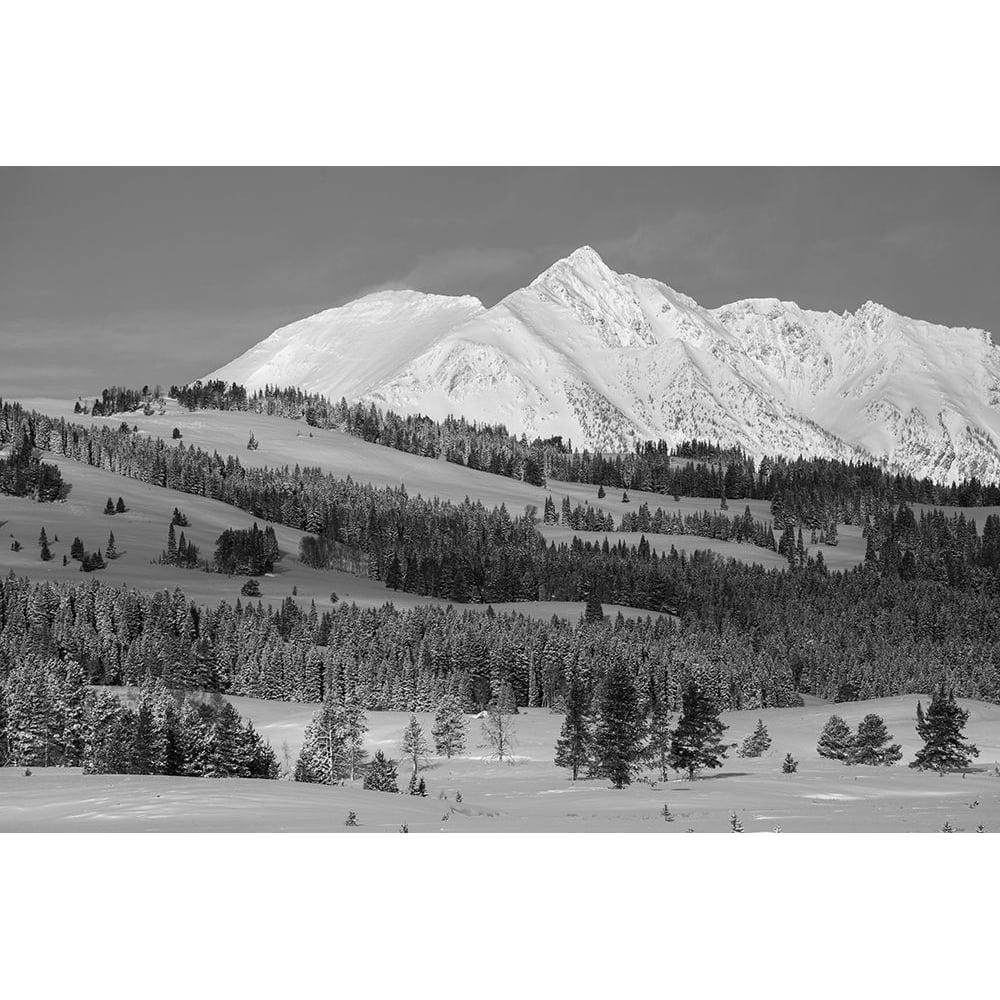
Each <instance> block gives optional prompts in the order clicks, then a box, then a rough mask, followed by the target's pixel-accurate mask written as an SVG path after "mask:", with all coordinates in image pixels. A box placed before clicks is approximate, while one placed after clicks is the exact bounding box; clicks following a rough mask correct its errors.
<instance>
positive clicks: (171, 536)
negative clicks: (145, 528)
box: [167, 521, 177, 565]
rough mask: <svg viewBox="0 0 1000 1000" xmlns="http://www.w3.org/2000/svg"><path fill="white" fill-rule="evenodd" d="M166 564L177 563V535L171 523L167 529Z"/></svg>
mask: <svg viewBox="0 0 1000 1000" xmlns="http://www.w3.org/2000/svg"><path fill="white" fill-rule="evenodd" d="M167 562H168V563H170V564H171V565H174V564H175V563H176V562H177V535H176V533H175V532H174V525H173V522H172V521H171V523H170V527H169V528H168V529H167Z"/></svg>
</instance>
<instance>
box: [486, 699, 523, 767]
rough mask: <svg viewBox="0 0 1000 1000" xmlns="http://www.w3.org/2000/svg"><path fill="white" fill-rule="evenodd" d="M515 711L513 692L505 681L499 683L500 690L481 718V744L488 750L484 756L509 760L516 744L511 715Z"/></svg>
mask: <svg viewBox="0 0 1000 1000" xmlns="http://www.w3.org/2000/svg"><path fill="white" fill-rule="evenodd" d="M514 712H515V704H514V693H513V692H512V691H511V689H510V685H509V684H507V683H506V682H505V683H503V684H501V685H500V690H499V691H498V692H497V693H496V694H495V695H494V697H493V701H491V702H490V704H489V706H488V708H487V709H486V718H485V719H484V720H483V739H484V740H485V741H486V742H485V743H484V744H483V745H484V746H485V747H486V748H487V749H488V750H489V753H487V754H486V756H487V757H488V758H489V757H495V758H496V759H497V760H499V761H504V760H510V759H511V757H513V749H514V747H515V746H516V744H517V740H516V738H515V735H514V733H515V730H514V722H513V715H514Z"/></svg>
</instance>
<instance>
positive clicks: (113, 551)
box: [104, 531, 118, 559]
mask: <svg viewBox="0 0 1000 1000" xmlns="http://www.w3.org/2000/svg"><path fill="white" fill-rule="evenodd" d="M104 558H105V559H117V558H118V548H117V547H116V545H115V533H114V532H113V531H109V532H108V547H107V548H106V549H105V551H104Z"/></svg>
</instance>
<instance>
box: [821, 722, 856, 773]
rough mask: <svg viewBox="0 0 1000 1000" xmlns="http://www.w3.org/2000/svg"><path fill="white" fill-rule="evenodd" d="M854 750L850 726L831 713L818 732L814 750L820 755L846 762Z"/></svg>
mask: <svg viewBox="0 0 1000 1000" xmlns="http://www.w3.org/2000/svg"><path fill="white" fill-rule="evenodd" d="M853 751H854V737H853V735H852V734H851V727H850V726H848V724H847V723H846V722H845V721H844V720H843V719H842V718H841V717H840V716H839V715H831V716H830V718H829V719H828V720H827V723H826V725H825V726H824V727H823V732H822V733H820V737H819V743H817V744H816V752H817V753H818V754H819V755H820V757H828V758H829V759H830V760H839V761H841V762H842V763H844V764H846V763H847V762H848V761H849V760H850V759H851V754H852V753H853Z"/></svg>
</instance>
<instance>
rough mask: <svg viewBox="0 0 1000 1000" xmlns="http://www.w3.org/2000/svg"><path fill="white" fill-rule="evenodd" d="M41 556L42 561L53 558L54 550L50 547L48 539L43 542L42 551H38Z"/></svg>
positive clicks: (48, 560)
mask: <svg viewBox="0 0 1000 1000" xmlns="http://www.w3.org/2000/svg"><path fill="white" fill-rule="evenodd" d="M38 556H39V558H40V559H41V560H42V562H50V561H51V559H52V550H51V549H50V548H49V543H48V541H43V542H42V548H41V551H40V552H39V553H38Z"/></svg>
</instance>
